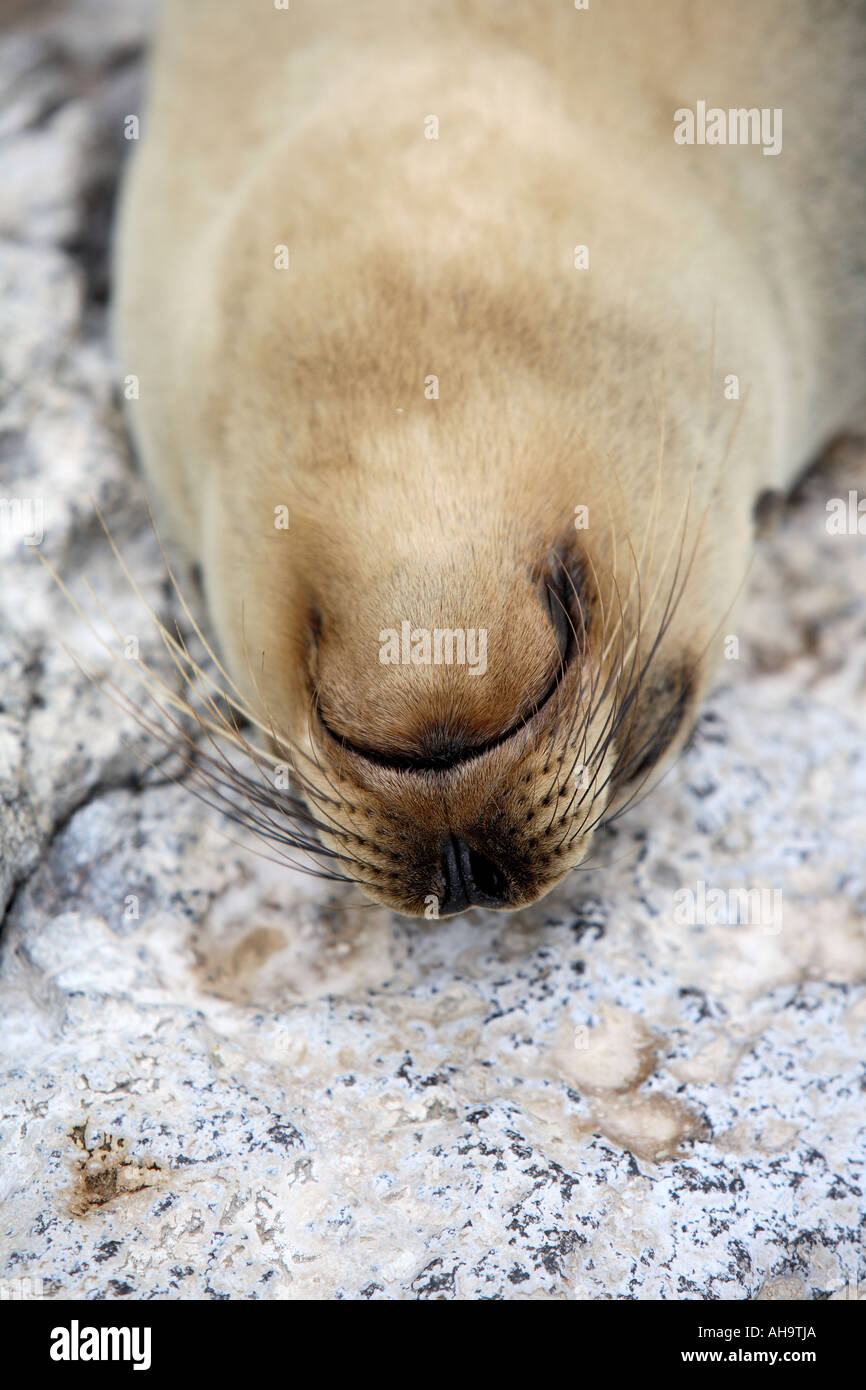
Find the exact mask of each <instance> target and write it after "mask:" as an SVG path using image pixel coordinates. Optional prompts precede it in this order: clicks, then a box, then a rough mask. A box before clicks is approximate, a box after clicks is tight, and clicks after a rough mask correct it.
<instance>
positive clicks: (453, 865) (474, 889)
mask: <svg viewBox="0 0 866 1390" xmlns="http://www.w3.org/2000/svg"><path fill="white" fill-rule="evenodd" d="M442 873H443V877H444V879H445V895H444V898H443V900H442V902H441V903H440V904H439V916H440V917H453V916H454V914H455V913H456V912H463V911H465V909H466V908H467V907H505V906H506V904H507V901H508V883H507V880H506V878H505V875H504V874H503V873H502V872H501V871H500V870H499V869H498V868H497V867H496V865H495V864H494V863H493V861H492V860H490V859H488V858H487V857H486V855H483V854H479V853H478V851H477V850H474V849H470V847H469V845H468V844H467V843H466V841H465V840H462V839H459V838H458V837H456V836H452V837H451V838H450V839H449V840H447V841H446V843H445V845H444V847H443V850H442Z"/></svg>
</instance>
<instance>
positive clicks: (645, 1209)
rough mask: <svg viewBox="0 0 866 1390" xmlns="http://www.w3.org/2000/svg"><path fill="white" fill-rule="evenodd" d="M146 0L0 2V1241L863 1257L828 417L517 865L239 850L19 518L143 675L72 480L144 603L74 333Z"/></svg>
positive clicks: (865, 776)
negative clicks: (326, 879) (581, 801)
mask: <svg viewBox="0 0 866 1390" xmlns="http://www.w3.org/2000/svg"><path fill="white" fill-rule="evenodd" d="M146 13H147V6H145V5H142V6H130V5H124V6H116V5H113V4H107V3H106V4H97V3H95V2H94V3H88V4H87V5H85V4H77V5H76V4H70V5H54V6H52V7H48V8H47V10H46V11H45V12H44V13H42V12H40V18H39V20H38V23H37V22H34V20H33V19H32V17H29V18H28V16H27V14H26V12H22V17H21V19H20V20H19V26H18V28H17V29H14V30H13V31H11V32H7V33H6V34H4V35H2V38H0V72H2V73H3V74H4V75H6V76H7V77H8V78H9V80H8V81H7V82H5V83H4V90H6V91H7V92H8V97H7V99H6V100H5V102H4V104H3V105H2V107H0V189H2V194H0V372H2V375H0V495H2V496H3V497H4V498H7V499H9V498H17V499H24V498H30V499H40V500H41V501H42V503H43V508H44V540H43V542H42V545H41V546H38V547H37V546H27V545H26V544H25V543H24V542H23V541H22V539H21V538H20V536H16V535H14V534H10V533H9V527H8V526H7V527H6V530H5V534H0V550H2V564H3V589H2V610H3V611H2V616H0V852H2V869H0V911H2V910H3V909H4V908H5V918H4V922H3V930H2V938H0V949H2V955H0V1010H2V1017H3V1027H2V1034H0V1052H2V1062H0V1066H2V1073H3V1075H2V1091H0V1151H2V1153H3V1163H2V1166H0V1280H3V1281H7V1285H6V1287H7V1288H14V1285H12V1284H9V1283H8V1281H14V1280H16V1279H18V1278H21V1277H30V1278H40V1277H41V1278H42V1280H43V1284H44V1289H45V1292H46V1293H47V1294H49V1295H55V1296H66V1297H72V1298H77V1299H81V1298H101V1297H107V1298H140V1297H158V1298H191V1297H210V1298H229V1297H239V1298H265V1299H275V1298H277V1299H278V1298H290V1299H296V1298H320V1299H321V1298H389V1299H416V1298H495V1299H502V1298H514V1299H519V1298H551V1297H552V1298H593V1299H595V1298H642V1299H647V1298H686V1299H708V1298H728V1299H743V1298H749V1297H752V1298H754V1297H759V1298H788V1297H794V1298H800V1299H811V1298H819V1297H826V1296H830V1297H845V1296H854V1293H855V1292H856V1289H857V1280H858V1279H859V1280H860V1281H861V1283H860V1288H861V1290H863V1292H864V1293H866V1256H864V1212H866V1195H864V1192H866V1171H864V1167H866V1063H864V1056H866V1052H864V1046H866V987H864V981H866V813H864V807H866V738H864V730H866V712H864V686H866V602H864V598H863V595H864V581H866V540H864V538H863V537H857V536H842V537H833V536H830V535H829V534H828V533H827V530H826V527H825V502H826V498H827V497H828V496H832V495H841V496H845V495H846V494H847V490H848V488H849V487H856V486H858V482H859V486H860V489H861V493H862V492H863V491H864V470H863V459H862V455H859V456H858V455H857V454H856V453H855V452H853V451H848V452H847V453H846V452H844V451H841V452H840V453H839V455H838V457H837V459H836V461H835V464H834V467H833V470H832V471H830V472H829V473H828V474H826V475H825V476H824V477H822V478H819V479H816V480H815V481H814V482H813V483H812V484H811V485H810V488H808V489H806V495H805V496H804V498H803V500H802V501H801V502H800V504H799V505H798V506H797V507H796V508H794V509H792V510H791V511H790V512H789V513H788V515H787V517H786V519H785V522H784V525H783V527H782V529H781V531H780V532H779V533H778V534H777V535H776V536H775V537H774V538H773V540H772V541H770V542H767V543H765V544H764V546H763V548H762V551H761V554H760V556H759V558H758V561H757V562H756V566H755V572H754V576H753V581H752V585H751V590H750V596H749V600H748V603H747V605H746V607H745V609H744V611H743V613H742V615H741V617H740V618H739V619H738V620H737V622H736V624H735V625H734V628H733V634H734V635H737V636H738V637H739V639H740V652H739V659H738V660H733V661H730V662H729V663H727V664H726V665H725V668H724V670H723V673H722V676H723V679H722V680H721V681H720V683H719V685H718V687H717V689H716V691H715V693H714V695H713V697H712V699H711V700H710V701H709V703H708V705H707V707H706V709H705V711H704V713H703V715H702V717H701V719H700V721H699V724H698V727H697V730H696V733H695V736H694V739H693V740H692V743H691V746H690V747H689V749H688V751H687V753H686V754H685V756H684V757H683V758H682V760H681V761H680V763H679V764H678V765H677V767H676V768H675V769H674V770H673V772H672V773H671V774H670V775H669V777H668V778H667V779H666V780H665V782H664V784H663V785H662V786H661V787H659V788H657V789H656V790H655V791H654V793H653V794H652V796H651V797H650V798H648V799H647V800H646V801H644V802H642V803H641V804H640V805H638V806H637V807H635V808H634V809H633V810H631V811H630V812H629V813H628V814H627V815H626V816H625V817H624V818H623V819H621V820H620V821H619V822H618V823H617V825H616V827H615V830H614V831H612V832H610V833H609V834H607V835H605V836H604V837H602V839H601V841H600V843H599V849H598V852H597V855H596V857H595V860H594V862H593V865H592V866H591V868H590V870H589V871H588V872H579V873H575V874H573V875H572V876H571V878H570V879H569V880H568V881H567V882H566V883H565V884H563V885H562V886H561V887H560V888H559V889H558V890H557V891H556V892H555V893H554V894H553V895H551V897H550V898H548V899H546V900H545V901H543V902H542V903H539V904H537V905H536V906H535V907H534V908H532V909H530V910H527V911H524V912H521V913H518V914H515V915H512V916H506V917H502V916H497V915H495V914H491V915H486V914H484V913H481V912H476V913H473V914H469V915H467V916H466V917H465V918H463V919H457V920H455V921H450V922H443V923H441V924H432V923H418V922H409V921H405V920H401V919H398V918H396V917H393V916H392V915H391V914H389V913H387V912H385V911H383V910H380V909H377V908H371V907H369V906H367V905H365V904H364V903H363V902H362V901H361V900H360V899H358V898H356V897H354V896H352V895H349V894H342V893H336V892H332V891H330V890H329V889H328V887H327V885H323V884H321V883H319V882H317V881H315V880H313V879H310V878H308V877H305V876H304V875H303V874H301V873H300V872H296V871H292V870H288V869H285V868H279V867H277V866H275V865H273V864H271V863H269V862H267V861H265V860H262V859H260V858H258V857H256V856H255V854H254V852H253V851H254V849H255V845H254V844H253V842H252V841H251V840H250V839H249V837H248V836H246V835H245V833H244V832H243V831H241V830H240V829H238V828H237V827H236V826H232V825H230V824H228V823H227V822H225V821H223V820H221V818H220V817H219V816H218V815H217V814H216V813H215V812H213V811H209V810H206V809H204V808H202V806H201V805H200V804H199V803H198V802H196V801H195V800H193V799H192V797H191V796H190V795H189V792H188V791H187V790H185V789H184V788H182V787H180V786H178V785H176V784H175V782H174V781H172V774H176V773H177V772H178V771H179V770H181V769H180V764H179V763H178V762H177V761H176V760H173V759H169V760H168V761H167V762H165V761H164V759H163V755H162V753H161V752H160V750H159V749H156V750H154V748H153V746H152V745H151V744H150V743H149V742H148V741H147V740H146V738H145V737H144V736H143V735H142V734H141V733H140V731H138V730H137V729H136V727H135V725H134V724H133V723H132V722H131V721H130V720H129V719H128V718H126V717H125V716H124V715H123V714H122V713H121V712H120V711H119V710H118V709H117V708H116V707H115V706H114V705H112V704H111V702H110V701H109V700H108V699H107V698H106V696H105V695H104V694H103V693H100V692H99V691H97V690H95V689H94V688H93V687H92V686H91V685H90V684H89V682H88V681H87V679H86V678H85V677H84V676H83V675H82V674H81V673H80V672H79V671H78V670H77V669H76V667H75V666H74V665H73V664H72V663H71V662H70V660H69V658H68V657H67V655H66V654H65V652H64V650H63V647H62V645H61V642H62V641H63V642H68V643H69V644H70V645H71V646H72V647H73V648H74V650H75V652H76V653H77V655H78V656H79V658H80V659H82V660H84V661H85V662H89V663H91V664H93V665H96V666H99V665H100V664H101V663H102V664H103V665H104V664H105V663H104V662H103V660H102V655H101V650H100V648H99V646H98V644H97V643H96V641H95V640H94V639H93V637H92V636H91V635H90V634H88V632H87V631H86V630H85V629H84V628H83V627H80V626H78V625H76V624H75V623H74V622H73V621H72V620H71V618H70V613H69V610H68V608H67V606H66V604H65V602H64V600H63V599H62V597H61V596H60V595H59V593H58V591H57V590H56V588H55V586H54V585H53V583H52V581H51V580H50V578H49V577H48V576H47V575H46V574H45V572H44V571H43V569H42V567H41V566H40V565H39V563H38V560H37V559H36V558H35V556H34V554H33V551H34V550H37V549H38V550H39V551H40V552H41V553H42V554H43V555H44V556H45V558H46V559H47V560H48V561H49V562H50V563H51V564H52V565H53V566H55V567H56V568H57V569H58V570H59V571H60V572H61V574H62V575H63V577H64V579H65V580H67V581H68V582H69V583H70V584H71V585H72V586H73V587H74V589H75V592H76V594H77V595H78V596H79V597H80V598H81V600H82V602H83V603H84V604H85V606H86V607H87V610H88V612H90V613H94V614H96V613H98V602H99V601H101V602H102V603H103V604H104V605H105V608H106V609H107V611H108V613H109V615H110V617H111V619H112V620H113V622H114V623H115V624H116V627H117V629H118V630H119V632H120V633H121V634H122V635H123V636H126V635H135V636H137V637H138V639H139V641H140V645H141V649H142V653H143V654H144V653H146V654H147V655H148V656H149V657H150V658H152V659H153V660H154V661H155V662H156V663H157V665H158V667H159V669H160V670H161V671H162V672H163V673H164V674H165V675H166V677H167V679H169V680H171V679H172V676H171V671H170V667H169V665H168V662H167V660H166V657H165V654H164V652H163V651H162V648H161V644H160V642H159V639H158V636H157V634H156V633H155V631H154V628H153V624H152V623H151V622H150V620H149V619H148V617H147V614H146V612H145V611H144V610H143V608H142V606H141V604H140V603H139V602H138V601H137V600H136V598H135V596H134V595H133V594H132V593H131V592H130V590H129V588H128V586H127V585H126V584H125V582H124V581H123V579H122V576H119V575H118V572H117V567H116V564H115V562H114V560H113V558H112V556H111V553H110V550H109V547H108V544H107V542H106V540H105V537H104V535H103V533H102V531H101V529H100V527H99V525H98V523H97V522H96V520H95V517H94V511H93V505H92V501H91V499H93V500H95V501H96V502H97V504H98V505H99V506H100V508H101V509H102V510H103V512H104V514H105V515H106V518H107V520H108V523H109V525H110V527H111V530H112V533H113V534H114V535H115V536H116V538H117V540H118V543H119V544H120V546H121V548H122V550H123V553H124V555H125V556H126V558H127V560H128V563H129V565H130V568H131V569H132V571H133V572H134V574H135V576H136V579H137V580H138V581H139V583H140V585H141V589H142V593H143V594H144V596H145V598H146V600H147V601H148V602H149V603H151V604H153V605H154V607H156V608H157V610H158V611H159V612H160V613H161V614H163V615H164V616H166V617H171V616H172V615H174V616H177V611H176V608H175V607H174V606H173V604H172V601H171V598H170V594H169V591H168V587H167V585H166V584H165V576H164V573H163V568H162V561H161V558H160V554H159V550H158V547H157V545H156V542H155V540H154V538H153V536H152V535H151V533H150V530H149V526H148V522H147V515H146V510H145V507H144V503H143V494H142V489H141V486H140V483H139V480H138V479H137V477H136V473H135V470H134V467H133V465H132V463H131V461H130V458H129V455H128V452H127V449H126V445H125V442H124V438H123V433H122V429H121V427H120V424H119V419H118V414H117V409H116V404H115V398H114V390H113V382H112V368H111V365H110V362H109V360H108V356H107V351H106V348H105V346H104V301H103V288H104V265H103V262H104V207H103V205H104V203H105V198H104V192H105V187H106V186H107V185H108V183H110V181H111V179H112V178H113V177H114V174H115V172H116V159H117V150H118V148H119V146H118V145H117V141H116V134H117V132H116V129H115V128H114V127H113V126H112V124H111V122H112V121H113V120H114V121H116V116H117V112H118V111H123V110H124V103H125V102H126V101H127V99H128V98H127V94H128V92H129V90H130V87H129V83H130V81H131V80H132V79H133V78H134V76H135V67H136V65H135V61H134V52H135V49H136V47H137V46H140V43H141V41H142V37H143V34H144V32H145V27H146V26H145V20H146ZM83 66H84V67H86V69H87V72H88V74H89V78H88V81H87V82H82V80H81V71H82V67H83ZM19 78H20V81H19V80H18V79H19ZM25 78H26V79H27V80H26V81H25V80H24V79H25ZM120 84H124V85H123V86H121V85H120ZM112 113H113V115H112ZM94 167H96V168H97V170H98V175H99V177H98V179H97V180H96V183H95V182H94ZM28 171H30V174H28ZM31 176H32V181H31V182H29V181H28V180H29V179H30V178H31ZM97 184H99V185H100V186H101V187H102V190H103V193H102V194H101V195H100V196H94V189H95V187H96V185H97ZM80 576H83V577H84V578H85V579H86V580H87V581H88V582H89V584H90V585H91V586H92V590H93V595H95V597H92V596H91V595H90V594H88V592H87V590H86V589H85V588H84V586H83V583H82V582H81V579H80V578H79V577H80ZM100 621H101V620H100ZM102 630H105V626H104V623H103V625H102ZM106 669H107V668H106ZM142 752H143V753H144V754H145V756H146V757H148V758H150V759H152V760H155V761H156V762H157V763H158V764H159V766H157V767H155V768H152V767H149V766H148V765H147V764H146V763H143V762H142V761H141V758H140V757H139V754H140V753H142ZM239 841H240V842H241V843H238V842H239ZM701 883H703V884H704V885H705V888H706V889H707V890H721V891H722V892H724V893H725V894H727V893H729V892H730V891H731V890H736V889H739V888H745V889H761V888H763V889H765V890H767V892H768V894H769V896H768V897H767V899H766V904H767V913H766V915H765V917H764V919H763V923H762V924H753V925H749V924H748V923H746V924H741V925H736V924H725V923H724V922H722V923H718V924H715V925H713V924H709V925H694V926H690V925H688V924H684V923H683V922H682V921H681V916H682V912H681V906H682V899H681V898H678V897H677V894H678V893H680V892H681V891H682V890H683V889H692V890H694V892H695V893H696V894H698V893H699V892H700V891H701V890H700V887H699V885H700V884H701ZM774 893H780V894H781V897H780V898H779V897H774V896H773V895H774ZM852 1291H853V1292H852Z"/></svg>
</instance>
